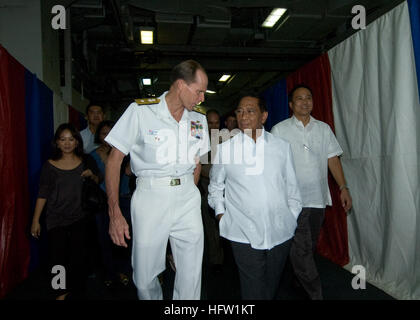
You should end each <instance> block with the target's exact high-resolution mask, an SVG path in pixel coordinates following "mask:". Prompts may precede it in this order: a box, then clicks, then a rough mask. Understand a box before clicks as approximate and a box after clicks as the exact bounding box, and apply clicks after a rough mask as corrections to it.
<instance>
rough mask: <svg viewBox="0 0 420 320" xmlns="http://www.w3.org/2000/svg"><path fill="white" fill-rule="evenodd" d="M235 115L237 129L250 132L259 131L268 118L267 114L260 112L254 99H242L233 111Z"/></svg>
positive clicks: (256, 100)
mask: <svg viewBox="0 0 420 320" xmlns="http://www.w3.org/2000/svg"><path fill="white" fill-rule="evenodd" d="M235 114H236V118H237V119H238V126H239V129H241V130H242V131H244V130H246V129H251V130H252V131H255V130H256V129H261V128H262V125H263V124H264V123H265V120H267V116H268V113H267V112H261V109H260V107H259V106H258V99H257V98H254V97H244V98H242V99H241V101H240V102H239V106H238V107H237V108H236V110H235Z"/></svg>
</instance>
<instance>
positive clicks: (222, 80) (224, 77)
mask: <svg viewBox="0 0 420 320" xmlns="http://www.w3.org/2000/svg"><path fill="white" fill-rule="evenodd" d="M229 78H230V74H224V75H223V76H221V77H220V79H219V81H221V82H225V81H227V79H229Z"/></svg>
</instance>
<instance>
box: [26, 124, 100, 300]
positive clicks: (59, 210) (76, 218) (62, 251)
mask: <svg viewBox="0 0 420 320" xmlns="http://www.w3.org/2000/svg"><path fill="white" fill-rule="evenodd" d="M84 167H85V168H86V169H84ZM83 179H93V180H94V181H95V182H96V183H99V182H100V180H101V179H102V177H101V176H100V173H99V172H98V169H97V166H96V163H95V161H94V160H93V159H92V158H91V157H90V156H89V155H85V154H84V153H83V141H82V138H81V136H80V134H79V132H78V131H77V130H76V129H75V128H74V126H73V125H71V124H68V123H66V124H61V125H60V126H59V127H58V128H57V130H56V132H55V135H54V140H53V147H52V156H51V158H50V159H48V161H46V162H45V164H44V165H43V167H42V171H41V176H40V182H39V192H38V198H37V201H36V205H35V211H34V216H33V219H32V225H31V235H32V236H33V237H35V238H36V239H38V238H39V236H40V234H41V225H40V223H39V220H40V217H41V213H42V212H43V210H44V208H45V209H46V210H45V219H46V228H47V232H48V243H49V251H50V265H51V270H53V269H52V268H53V267H54V266H64V268H65V269H64V270H65V276H66V281H65V284H66V288H60V289H57V290H56V295H57V297H56V299H57V300H64V299H65V298H66V297H67V295H68V294H69V293H70V292H71V293H72V295H73V296H74V297H80V295H83V292H84V289H85V279H86V270H85V263H86V251H85V247H86V216H87V212H85V211H84V210H83V209H82V181H83ZM54 275H55V274H54V273H52V276H54Z"/></svg>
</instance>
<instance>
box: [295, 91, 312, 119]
mask: <svg viewBox="0 0 420 320" xmlns="http://www.w3.org/2000/svg"><path fill="white" fill-rule="evenodd" d="M289 106H290V109H292V111H293V114H294V115H295V117H308V116H309V115H310V114H311V112H312V108H313V102H312V94H311V92H310V91H309V90H308V89H306V88H299V89H297V90H296V91H295V92H294V93H293V98H292V101H290V102H289Z"/></svg>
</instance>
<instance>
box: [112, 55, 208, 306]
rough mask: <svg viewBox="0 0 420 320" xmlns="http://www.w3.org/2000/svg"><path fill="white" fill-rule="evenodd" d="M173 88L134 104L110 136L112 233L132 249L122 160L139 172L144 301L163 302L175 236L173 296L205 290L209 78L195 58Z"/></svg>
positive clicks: (136, 271) (136, 227)
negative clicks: (200, 108) (203, 190)
mask: <svg viewBox="0 0 420 320" xmlns="http://www.w3.org/2000/svg"><path fill="white" fill-rule="evenodd" d="M171 78H172V84H171V87H170V89H169V91H168V92H165V93H163V94H162V95H161V96H160V97H159V98H158V99H139V100H136V102H134V103H132V104H130V106H129V107H128V108H127V110H126V111H125V112H124V114H123V115H122V116H121V118H120V119H119V120H118V122H117V123H116V124H115V126H114V127H113V128H112V130H111V132H110V133H109V134H108V136H107V137H106V138H105V140H106V141H107V142H108V143H109V144H110V145H112V146H113V148H112V150H111V153H110V155H109V157H108V162H107V164H106V175H105V181H106V191H107V194H108V205H109V216H110V226H109V233H110V235H111V238H112V240H113V242H114V243H115V244H116V245H119V246H124V247H127V243H126V241H125V239H126V238H127V239H130V233H129V227H128V224H127V221H126V220H125V219H124V217H123V215H122V214H121V210H120V207H119V204H118V186H119V177H120V167H121V162H122V160H123V158H124V156H125V155H127V154H128V153H130V164H131V170H132V172H133V173H134V174H135V175H136V177H137V186H136V190H135V192H134V194H133V196H132V200H131V218H132V229H133V241H132V263H133V280H134V284H135V285H136V287H137V294H138V297H139V299H142V300H146V299H147V300H149V299H152V300H161V299H162V298H163V296H162V288H161V286H160V283H159V280H158V275H159V274H160V273H162V271H164V270H165V258H166V246H167V244H168V238H169V241H170V245H171V250H172V255H173V258H174V262H175V266H176V274H175V284H174V291H173V299H174V300H178V299H182V300H197V299H200V292H201V269H202V259H203V245H204V244H203V243H204V236H203V223H202V218H201V209H200V207H201V196H200V191H199V190H198V188H197V187H196V184H197V182H198V179H199V177H200V164H199V163H198V162H197V159H199V157H201V156H203V155H204V154H205V153H207V152H208V151H209V149H210V143H209V135H208V129H207V120H206V117H205V116H204V115H203V114H201V113H198V112H195V111H194V108H195V106H196V105H197V104H200V103H201V102H202V101H204V94H205V92H206V89H207V83H208V79H207V75H206V72H205V71H204V69H203V67H202V66H201V65H200V64H198V63H197V62H195V61H193V60H188V61H184V62H181V63H180V64H178V65H177V66H175V67H174V69H173V71H172V77H171Z"/></svg>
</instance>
